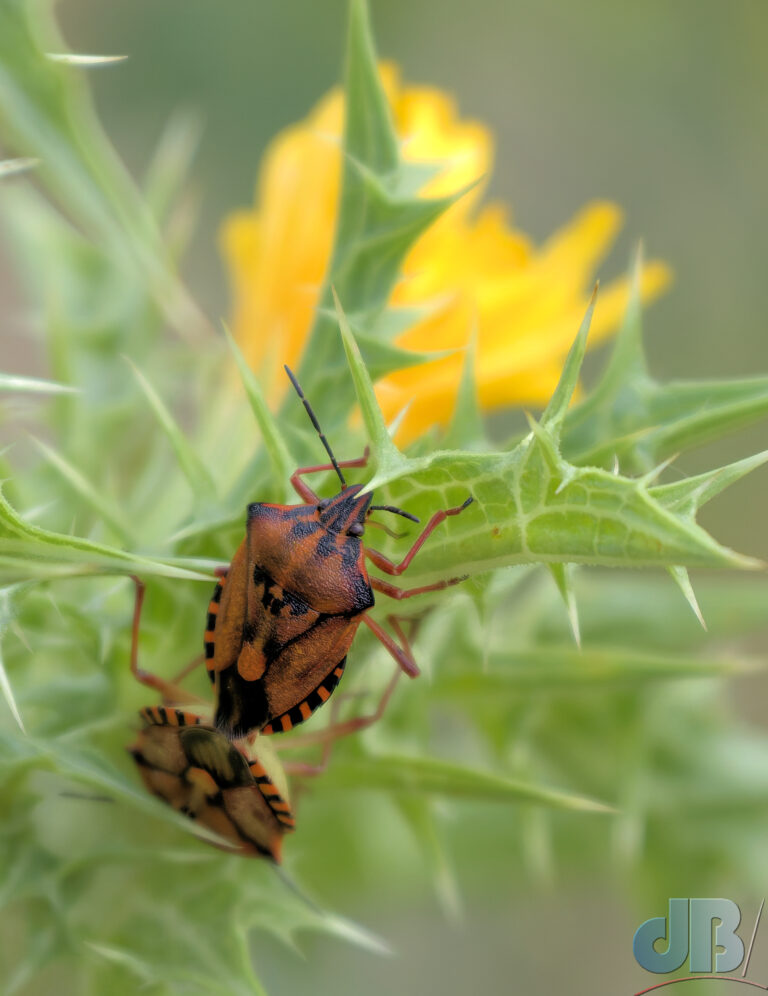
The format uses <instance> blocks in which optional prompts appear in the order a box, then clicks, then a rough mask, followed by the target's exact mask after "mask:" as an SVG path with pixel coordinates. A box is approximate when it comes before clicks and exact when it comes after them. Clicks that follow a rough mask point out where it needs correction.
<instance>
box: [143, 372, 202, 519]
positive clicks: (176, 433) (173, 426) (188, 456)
mask: <svg viewBox="0 0 768 996" xmlns="http://www.w3.org/2000/svg"><path fill="white" fill-rule="evenodd" d="M126 361H127V362H128V363H129V364H130V366H131V369H132V370H133V373H134V375H135V377H136V380H137V381H138V383H139V386H140V387H141V389H142V391H143V392H144V395H145V397H146V399H147V401H148V402H149V404H150V407H151V408H152V411H153V412H154V413H155V416H156V418H157V421H158V422H159V423H160V427H161V429H162V430H163V432H164V433H165V434H166V436H167V437H168V441H169V442H170V444H171V446H172V447H173V450H174V452H175V454H176V459H177V460H178V462H179V466H180V467H181V470H182V472H183V473H184V476H185V477H186V479H187V481H188V482H189V486H190V488H191V490H192V494H193V496H194V498H195V500H196V502H197V503H198V504H201V503H203V502H204V501H207V500H213V499H214V498H215V495H216V485H215V484H214V481H213V478H212V477H211V475H210V474H209V473H208V470H207V468H206V467H205V466H204V464H203V463H202V461H201V460H200V457H199V456H198V455H197V452H196V451H195V449H194V447H193V446H192V445H191V444H190V443H189V441H188V440H187V437H186V436H185V435H184V433H183V432H182V431H181V429H180V428H179V425H178V424H177V422H176V420H175V419H174V417H173V415H171V413H170V411H169V410H168V407H167V406H166V404H165V402H164V401H163V399H162V398H161V397H160V395H159V394H158V393H157V391H156V390H155V388H154V387H153V386H152V384H150V382H149V381H148V380H147V378H146V377H145V376H144V374H143V373H142V372H141V370H139V368H138V367H137V366H136V364H135V363H132V362H131V360H129V359H128V358H127V357H126Z"/></svg>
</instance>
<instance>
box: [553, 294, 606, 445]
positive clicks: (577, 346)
mask: <svg viewBox="0 0 768 996" xmlns="http://www.w3.org/2000/svg"><path fill="white" fill-rule="evenodd" d="M596 299H597V287H595V289H594V291H593V292H592V298H591V300H590V302H589V306H588V307H587V313H586V314H585V315H584V318H583V320H582V322H581V326H580V328H579V331H578V334H577V336H576V339H575V340H574V343H573V345H572V346H571V348H570V350H569V352H568V356H567V357H566V360H565V366H564V367H563V372H562V374H561V375H560V380H559V382H558V385H557V387H556V388H555V393H554V394H553V395H552V398H551V400H550V402H549V404H548V405H547V407H546V410H545V411H544V414H543V415H542V416H541V425H542V427H543V428H545V429H547V430H548V431H549V433H550V435H551V436H552V439H553V440H554V441H555V443H557V442H559V440H560V431H561V427H562V424H563V420H564V419H565V414H566V412H567V410H568V406H569V405H570V403H571V398H572V397H573V392H574V391H575V390H576V385H577V384H578V382H579V373H580V372H581V365H582V363H583V362H584V354H585V353H586V351H587V336H588V334H589V326H590V323H591V321H592V313H593V312H594V310H595V301H596Z"/></svg>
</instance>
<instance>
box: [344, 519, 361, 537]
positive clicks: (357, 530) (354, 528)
mask: <svg viewBox="0 0 768 996" xmlns="http://www.w3.org/2000/svg"><path fill="white" fill-rule="evenodd" d="M364 532H365V526H364V525H363V524H362V522H353V523H352V525H351V526H350V527H349V529H348V530H347V536H362V535H363V533H364Z"/></svg>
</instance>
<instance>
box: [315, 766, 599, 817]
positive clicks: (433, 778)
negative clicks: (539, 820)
mask: <svg viewBox="0 0 768 996" xmlns="http://www.w3.org/2000/svg"><path fill="white" fill-rule="evenodd" d="M342 787H343V788H345V789H349V788H360V789H362V788H366V789H378V790H380V791H381V790H386V791H388V792H395V793H403V794H405V795H406V796H410V795H416V796H422V795H427V796H441V797H443V798H449V799H477V800H489V801H492V800H496V801H499V802H511V803H522V802H524V803H532V804H534V805H540V806H547V807H551V808H553V809H567V810H578V811H580V812H584V813H612V812H614V810H613V809H612V807H611V806H609V805H607V804H606V803H603V802H598V801H597V800H596V799H589V798H586V797H585V796H580V795H576V794H573V793H570V792H561V791H559V790H558V789H553V788H549V787H548V786H546V785H537V784H534V783H530V782H525V781H521V780H518V779H515V778H507V777H505V776H503V775H496V774H492V773H490V772H487V771H482V770H478V769H474V768H469V767H466V766H464V765H461V764H453V763H451V762H449V761H441V760H437V759H436V758H430V757H408V756H405V755H400V754H392V755H386V756H385V755H381V756H378V755H377V756H375V757H374V756H368V757H364V758H357V759H356V760H348V761H347V760H345V761H337V762H336V763H335V764H334V766H333V769H332V770H331V771H330V772H329V773H328V775H327V781H326V788H327V789H328V790H329V791H330V790H331V789H333V788H342Z"/></svg>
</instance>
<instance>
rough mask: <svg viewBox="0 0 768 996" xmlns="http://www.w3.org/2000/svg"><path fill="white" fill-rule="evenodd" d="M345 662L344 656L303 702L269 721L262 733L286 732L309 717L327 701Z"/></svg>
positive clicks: (339, 678)
mask: <svg viewBox="0 0 768 996" xmlns="http://www.w3.org/2000/svg"><path fill="white" fill-rule="evenodd" d="M346 663H347V658H346V657H345V658H344V659H343V660H342V662H341V663H340V664H338V665H337V666H336V667H335V668H334V669H333V671H331V673H330V674H329V675H328V677H327V678H326V679H325V681H323V682H321V683H320V684H319V685H318V686H317V688H316V689H315V690H314V692H311V693H310V694H309V695H308V696H307V698H306V699H304V701H303V702H301V703H300V704H299V705H297V706H295V707H294V708H293V709H290V710H289V711H288V712H286V713H283V715H282V716H278V717H277V719H274V720H272V722H271V723H267V725H266V726H265V727H264V729H263V730H262V731H261V732H262V733H265V734H266V733H287V732H288V730H292V729H293V728H294V726H298V725H299V723H303V722H304V720H305V719H309V717H310V716H311V715H312V713H313V712H314V711H315V710H316V709H319V708H320V706H321V705H322V704H323V703H324V702H327V701H328V699H329V698H330V697H331V695H332V694H333V692H334V690H335V688H336V686H337V685H338V683H339V682H340V681H341V676H342V675H343V674H344V667H345V665H346Z"/></svg>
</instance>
